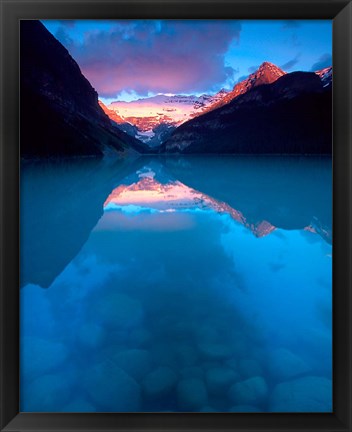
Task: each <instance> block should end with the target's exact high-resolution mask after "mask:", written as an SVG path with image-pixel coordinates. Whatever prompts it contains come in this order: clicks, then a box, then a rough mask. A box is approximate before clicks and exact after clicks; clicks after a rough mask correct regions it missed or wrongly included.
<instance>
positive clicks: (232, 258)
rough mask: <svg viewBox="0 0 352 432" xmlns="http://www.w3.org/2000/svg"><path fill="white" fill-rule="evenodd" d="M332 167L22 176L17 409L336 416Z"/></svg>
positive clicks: (192, 164)
mask: <svg viewBox="0 0 352 432" xmlns="http://www.w3.org/2000/svg"><path fill="white" fill-rule="evenodd" d="M330 162H331V161H329V160H328V159H316V158H306V159H305V160H302V159H301V158H243V159H242V158H233V157H229V158H222V157H219V158H218V157H211V158H203V157H201V158H198V157H189V158H177V157H174V158H167V159H164V158H146V157H143V158H140V159H138V160H136V161H133V162H128V163H127V162H119V163H118V164H112V165H106V164H105V163H104V162H96V161H85V162H82V161H81V162H78V161H77V162H72V164H71V165H70V167H69V169H65V168H64V167H63V166H61V165H60V164H54V163H50V164H47V165H42V164H33V165H27V166H26V168H25V169H24V170H23V176H22V179H21V181H22V194H21V196H22V202H21V280H22V283H23V288H22V290H21V324H20V325H21V395H22V400H21V411H29V412H50V411H60V412H93V411H98V412H121V411H122V412H136V411H146V412H156V411H175V412H179V411H190V412H211V411H216V412H230V411H231V412H253V411H255V412H281V411H293V412H300V411H307V410H308V411H311V412H327V411H331V385H332V382H331V371H332V365H331V358H332V356H331V353H332V352H331V337H332V332H331V286H332V266H331V254H332V247H331V245H330V243H329V242H330V238H331V217H330V211H331V194H330V191H331V168H330ZM81 164H82V165H81ZM43 287H46V288H48V289H42V288H43ZM48 394H50V395H51V397H49V398H48Z"/></svg>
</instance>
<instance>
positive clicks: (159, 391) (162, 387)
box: [142, 366, 177, 399]
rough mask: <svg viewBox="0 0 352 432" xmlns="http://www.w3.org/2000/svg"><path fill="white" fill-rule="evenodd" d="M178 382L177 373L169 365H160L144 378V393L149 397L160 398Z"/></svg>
mask: <svg viewBox="0 0 352 432" xmlns="http://www.w3.org/2000/svg"><path fill="white" fill-rule="evenodd" d="M176 382H177V375H176V373H175V372H174V371H173V370H172V369H171V368H169V367H166V366H164V367H159V368H157V369H155V370H154V371H152V372H150V373H149V374H148V375H147V376H146V377H145V378H144V380H143V383H142V386H143V391H144V394H145V395H146V396H147V397H149V398H153V399H154V398H158V397H160V396H164V395H166V394H168V393H169V392H170V391H171V390H172V389H173V387H174V386H175V384H176Z"/></svg>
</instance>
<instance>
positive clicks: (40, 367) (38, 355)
mask: <svg viewBox="0 0 352 432" xmlns="http://www.w3.org/2000/svg"><path fill="white" fill-rule="evenodd" d="M68 355H69V352H68V349H67V347H66V346H65V345H64V344H63V343H61V342H53V341H50V340H46V339H40V338H34V337H33V338H30V337H27V338H23V339H22V343H21V359H22V362H21V379H25V380H27V379H28V380H31V379H33V378H35V377H37V376H38V375H43V374H46V373H48V372H50V371H52V370H53V369H55V368H57V367H58V366H60V365H61V364H62V363H63V362H64V361H65V360H66V359H67V357H68Z"/></svg>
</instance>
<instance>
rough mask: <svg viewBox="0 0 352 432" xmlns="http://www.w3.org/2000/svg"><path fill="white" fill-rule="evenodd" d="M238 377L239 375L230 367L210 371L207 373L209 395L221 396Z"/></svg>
mask: <svg viewBox="0 0 352 432" xmlns="http://www.w3.org/2000/svg"><path fill="white" fill-rule="evenodd" d="M238 377H239V375H238V374H236V372H234V371H233V370H232V369H230V368H229V367H217V368H212V369H209V370H208V371H207V373H206V384H207V388H208V391H209V393H212V394H221V393H223V392H225V391H226V390H227V389H228V388H229V387H230V386H231V384H232V383H233V382H234V381H235V380H236V379H238Z"/></svg>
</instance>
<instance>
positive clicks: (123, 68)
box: [55, 20, 241, 98]
mask: <svg viewBox="0 0 352 432" xmlns="http://www.w3.org/2000/svg"><path fill="white" fill-rule="evenodd" d="M70 25H72V23H70ZM240 32H241V24H240V22H237V21H197V22H195V21H177V20H169V21H155V20H153V21H118V22H116V23H115V24H114V25H111V26H110V27H109V28H106V29H102V28H97V29H93V30H90V31H87V32H85V33H84V37H83V40H80V41H78V40H74V39H72V38H70V37H69V35H68V33H67V23H66V24H63V25H62V26H60V27H59V29H58V30H57V32H56V35H55V36H56V37H57V38H58V39H59V40H60V41H61V42H63V43H64V44H65V46H66V47H67V48H68V49H69V51H70V53H71V55H72V56H73V57H74V58H75V59H76V60H77V62H78V63H79V65H80V67H81V69H82V72H83V74H84V75H85V76H86V77H87V78H88V80H89V81H90V82H91V83H92V85H93V86H94V87H95V88H96V90H97V91H98V93H99V95H100V96H102V97H106V98H111V97H116V95H118V94H119V93H120V92H122V91H134V92H136V93H138V94H140V95H147V94H148V93H151V92H152V93H153V92H154V93H158V92H168V93H170V92H171V93H179V92H182V93H187V92H189V93H193V92H202V91H206V90H208V89H209V88H219V87H220V86H221V85H222V84H223V83H225V82H226V81H227V82H229V81H230V82H231V81H233V80H234V75H235V74H236V70H235V69H234V68H232V67H230V66H228V65H227V64H226V63H225V54H226V52H227V51H228V50H229V48H230V45H231V44H232V43H236V42H237V43H238V41H239V38H240Z"/></svg>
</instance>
